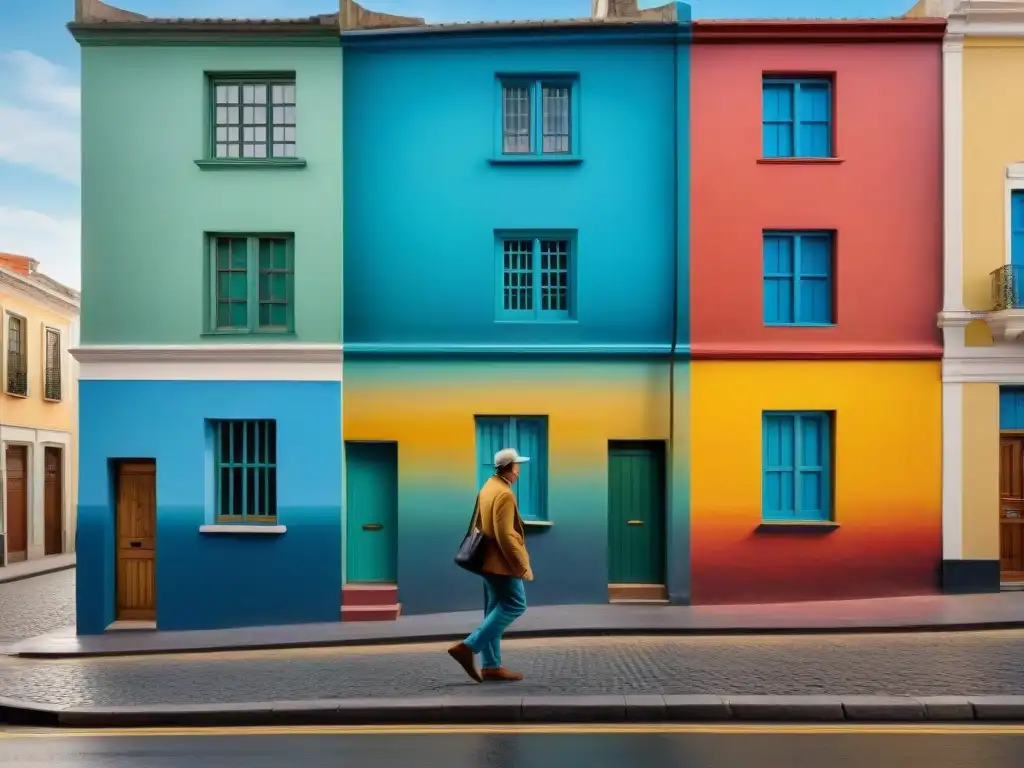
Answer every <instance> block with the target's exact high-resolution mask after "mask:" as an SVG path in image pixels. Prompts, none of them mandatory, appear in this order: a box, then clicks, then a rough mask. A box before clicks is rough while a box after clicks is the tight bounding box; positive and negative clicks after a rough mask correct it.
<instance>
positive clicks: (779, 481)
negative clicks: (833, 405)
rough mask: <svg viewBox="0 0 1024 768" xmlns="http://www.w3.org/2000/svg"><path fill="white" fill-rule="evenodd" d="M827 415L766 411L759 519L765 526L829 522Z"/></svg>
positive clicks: (830, 430)
mask: <svg viewBox="0 0 1024 768" xmlns="http://www.w3.org/2000/svg"><path fill="white" fill-rule="evenodd" d="M834 423H835V418H834V414H833V413H832V412H829V411H766V412H765V413H764V414H763V425H762V433H761V439H762V459H761V461H762V472H763V477H762V481H761V515H762V518H763V520H764V521H765V522H808V523H818V522H830V521H831V520H832V516H833V514H832V513H833V501H832V498H833V497H832V475H833V472H832V461H833V453H834V452H833V450H832V439H833V437H832V433H833V431H834V429H833V425H834Z"/></svg>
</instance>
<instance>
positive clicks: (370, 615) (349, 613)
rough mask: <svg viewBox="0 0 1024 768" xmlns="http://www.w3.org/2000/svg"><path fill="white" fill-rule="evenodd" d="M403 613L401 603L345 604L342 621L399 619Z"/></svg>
mask: <svg viewBox="0 0 1024 768" xmlns="http://www.w3.org/2000/svg"><path fill="white" fill-rule="evenodd" d="M401 615H402V606H401V604H398V603H396V604H395V605H343V606H342V607H341V620H342V621H397V620H398V617H399V616H401Z"/></svg>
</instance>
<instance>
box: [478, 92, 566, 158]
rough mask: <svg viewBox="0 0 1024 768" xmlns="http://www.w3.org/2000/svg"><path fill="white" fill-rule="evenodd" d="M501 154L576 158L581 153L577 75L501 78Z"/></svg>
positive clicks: (499, 135) (499, 153)
mask: <svg viewBox="0 0 1024 768" xmlns="http://www.w3.org/2000/svg"><path fill="white" fill-rule="evenodd" d="M498 102H499V109H498V126H497V128H498V130H497V133H498V153H497V154H498V155H499V156H501V157H506V158H521V159H522V158H535V157H538V156H540V157H543V158H547V159H559V158H563V159H564V158H572V157H575V156H576V155H578V153H579V147H578V144H579V80H578V78H577V77H576V76H575V75H571V76H567V75H552V76H537V77H528V76H502V77H499V78H498Z"/></svg>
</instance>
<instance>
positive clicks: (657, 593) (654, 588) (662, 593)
mask: <svg viewBox="0 0 1024 768" xmlns="http://www.w3.org/2000/svg"><path fill="white" fill-rule="evenodd" d="M651 600H657V601H659V602H660V601H667V600H668V589H667V588H666V587H665V585H664V584H609V585H608V602H610V603H621V602H637V601H643V602H648V601H651Z"/></svg>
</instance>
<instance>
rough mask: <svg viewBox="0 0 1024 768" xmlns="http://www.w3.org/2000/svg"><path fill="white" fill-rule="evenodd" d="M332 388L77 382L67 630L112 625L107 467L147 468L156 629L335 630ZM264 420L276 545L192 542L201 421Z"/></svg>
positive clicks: (337, 464)
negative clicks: (144, 462)
mask: <svg viewBox="0 0 1024 768" xmlns="http://www.w3.org/2000/svg"><path fill="white" fill-rule="evenodd" d="M340 386H341V385H340V383H337V382H200V381H192V382H185V381H152V382H142V381H82V382H81V383H80V385H79V393H80V398H81V399H80V411H79V413H80V416H79V423H80V435H81V437H80V441H81V442H80V449H79V468H80V475H79V491H78V498H79V505H78V576H77V590H78V594H77V599H78V632H79V633H80V634H96V633H101V632H103V631H104V630H105V629H106V627H107V626H109V624H110V623H111V622H113V621H114V619H115V617H114V609H115V606H114V588H115V582H114V559H115V555H114V498H113V495H112V493H113V482H112V468H111V460H112V459H118V458H151V459H156V473H157V476H156V484H157V485H156V497H157V535H156V574H157V575H156V582H157V598H156V602H157V626H158V628H159V629H164V630H180V629H212V628H223V627H240V626H253V625H268V624H290V623H303V622H320V621H337V620H338V619H339V612H340V605H341V597H340V593H341V430H340V424H341V391H340ZM211 418H215V419H276V420H277V430H278V432H277V434H278V490H277V493H278V520H279V522H280V524H282V525H285V526H287V527H288V531H287V533H285V534H283V535H281V536H268V535H259V536H244V535H239V536H230V535H221V534H216V535H214V534H200V533H199V526H200V525H203V524H204V523H208V522H212V520H211V517H212V513H211V511H210V510H208V509H207V493H208V490H207V488H206V472H207V463H208V461H209V459H208V458H207V453H206V420H207V419H211Z"/></svg>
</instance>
